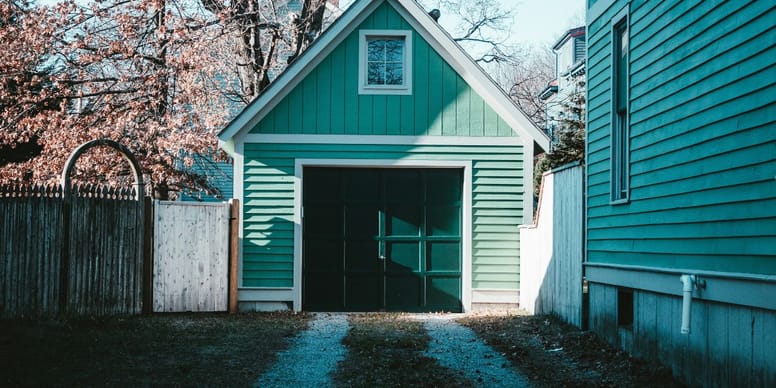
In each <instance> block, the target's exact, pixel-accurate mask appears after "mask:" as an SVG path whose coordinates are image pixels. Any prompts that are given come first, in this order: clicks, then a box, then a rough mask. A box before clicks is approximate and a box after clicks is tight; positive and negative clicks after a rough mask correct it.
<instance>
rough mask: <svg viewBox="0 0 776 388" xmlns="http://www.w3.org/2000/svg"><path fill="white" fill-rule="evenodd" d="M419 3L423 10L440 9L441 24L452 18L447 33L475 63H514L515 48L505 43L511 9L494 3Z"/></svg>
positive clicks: (452, 0) (440, 0) (431, 0)
mask: <svg viewBox="0 0 776 388" xmlns="http://www.w3.org/2000/svg"><path fill="white" fill-rule="evenodd" d="M419 3H420V4H421V5H422V6H423V7H425V8H426V9H431V8H437V9H439V10H441V17H440V22H442V21H444V19H445V18H455V20H456V21H457V23H456V24H455V25H454V26H453V27H451V28H450V30H448V33H450V35H451V36H452V38H453V40H455V41H456V42H458V43H459V44H460V45H461V46H462V47H463V48H464V49H465V50H466V52H467V53H469V55H471V56H472V58H474V60H475V61H477V62H479V63H481V64H514V63H515V59H516V57H515V55H514V52H515V48H514V47H513V46H511V45H509V44H508V37H509V31H510V25H511V23H512V16H513V14H514V10H513V9H508V8H504V7H502V6H501V4H500V3H499V2H498V1H496V0H423V1H419ZM446 15H448V16H446Z"/></svg>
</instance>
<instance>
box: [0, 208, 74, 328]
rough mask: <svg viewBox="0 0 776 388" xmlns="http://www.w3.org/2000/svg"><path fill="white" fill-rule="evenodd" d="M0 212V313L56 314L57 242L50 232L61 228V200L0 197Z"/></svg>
mask: <svg viewBox="0 0 776 388" xmlns="http://www.w3.org/2000/svg"><path fill="white" fill-rule="evenodd" d="M0 215H2V217H1V218H2V228H1V229H0V258H1V259H0V260H1V261H0V316H2V315H4V314H3V312H5V311H14V312H16V314H18V315H22V316H30V315H32V316H35V315H43V314H56V313H57V312H58V311H59V300H58V298H57V295H58V294H59V293H58V288H59V276H58V274H59V266H60V258H61V254H60V247H61V241H59V240H58V239H57V236H56V233H55V232H54V231H55V230H56V229H58V228H61V222H62V220H61V201H59V200H57V199H56V198H40V197H17V198H8V199H4V200H0ZM28 236H31V237H32V238H29V237H28Z"/></svg>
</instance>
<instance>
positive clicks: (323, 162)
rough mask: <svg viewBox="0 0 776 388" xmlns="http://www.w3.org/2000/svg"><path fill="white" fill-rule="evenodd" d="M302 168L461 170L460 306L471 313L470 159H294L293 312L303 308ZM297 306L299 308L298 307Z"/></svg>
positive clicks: (471, 194) (471, 182)
mask: <svg viewBox="0 0 776 388" xmlns="http://www.w3.org/2000/svg"><path fill="white" fill-rule="evenodd" d="M305 167H373V168H375V167H380V168H462V169H463V203H464V206H463V209H462V213H463V223H462V227H463V231H462V239H461V240H462V241H461V249H462V251H463V258H462V260H463V270H462V273H461V283H462V290H461V303H462V304H463V311H471V303H472V299H471V293H472V273H471V269H472V219H473V217H472V207H471V204H472V196H473V193H472V184H473V181H472V176H473V175H472V162H471V161H470V160H394V159H296V161H295V164H294V288H293V293H294V298H293V300H294V310H296V311H299V310H300V309H301V308H302V307H304V306H302V305H301V300H302V239H303V238H304V236H303V235H302V227H301V226H302V189H303V184H304V168H305ZM297 300H298V301H299V302H300V303H299V304H298V305H297V303H296V301H297ZM297 306H299V308H297Z"/></svg>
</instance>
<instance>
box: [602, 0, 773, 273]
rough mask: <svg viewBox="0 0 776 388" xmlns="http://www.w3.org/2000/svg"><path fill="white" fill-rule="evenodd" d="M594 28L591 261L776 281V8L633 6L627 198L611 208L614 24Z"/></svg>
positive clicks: (617, 6) (764, 4) (606, 18)
mask: <svg viewBox="0 0 776 388" xmlns="http://www.w3.org/2000/svg"><path fill="white" fill-rule="evenodd" d="M625 4H626V2H625V1H617V2H615V3H614V4H613V5H612V6H611V7H610V8H609V9H608V10H607V11H606V12H605V13H604V14H602V15H601V17H600V18H598V19H596V20H593V21H591V23H590V25H589V26H588V55H589V58H588V66H589V67H588V86H589V89H588V109H589V111H588V139H587V141H588V153H587V158H588V160H587V167H588V168H587V193H588V197H587V204H588V210H587V214H588V237H587V249H588V260H589V261H591V262H600V263H613V264H626V265H640V266H655V267H667V268H683V269H698V270H712V271H728V272H742V273H759V274H776V243H774V242H775V241H776V179H774V177H775V176H776V66H775V61H774V58H776V25H775V24H774V23H773V20H776V4H774V3H773V2H769V1H759V2H758V1H754V2H744V1H742V2H672V1H664V2H657V3H655V4H653V3H652V2H650V3H649V5H647V4H646V2H645V1H632V2H630V24H631V26H630V53H631V55H630V61H631V62H630V72H631V75H630V125H631V127H630V130H631V138H630V147H631V152H630V158H631V160H630V184H631V192H630V202H629V203H628V204H624V205H610V203H609V198H610V193H609V190H610V186H611V185H610V171H609V166H610V161H609V155H610V150H609V142H610V139H609V133H610V124H611V106H610V89H609V87H610V81H611V80H610V72H611V60H610V55H611V41H610V40H611V26H610V22H611V18H612V17H613V16H614V15H615V14H616V13H617V12H619V11H620V10H621V9H623V7H624V6H625Z"/></svg>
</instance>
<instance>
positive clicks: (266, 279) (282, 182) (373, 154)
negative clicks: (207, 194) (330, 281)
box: [242, 144, 524, 289]
mask: <svg viewBox="0 0 776 388" xmlns="http://www.w3.org/2000/svg"><path fill="white" fill-rule="evenodd" d="M295 158H301V159H388V160H445V161H461V160H463V161H472V166H473V171H472V172H473V173H472V179H473V188H472V191H473V193H472V207H473V209H472V213H473V215H472V223H473V225H472V228H473V229H472V231H473V241H472V270H473V273H472V277H473V279H472V282H473V284H472V286H473V288H493V289H518V288H519V270H520V266H519V255H520V250H519V235H518V233H517V227H518V225H520V224H521V223H522V216H523V190H524V189H523V182H522V176H523V162H522V161H523V150H522V147H521V146H405V145H326V144H246V145H245V186H244V193H245V194H244V195H245V205H244V213H245V219H244V226H243V227H244V240H243V241H244V243H243V264H242V265H243V266H242V268H243V286H244V287H291V286H292V285H293V238H294V224H293V198H294V191H293V190H294V183H293V180H294V175H295V171H294V164H295Z"/></svg>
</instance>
